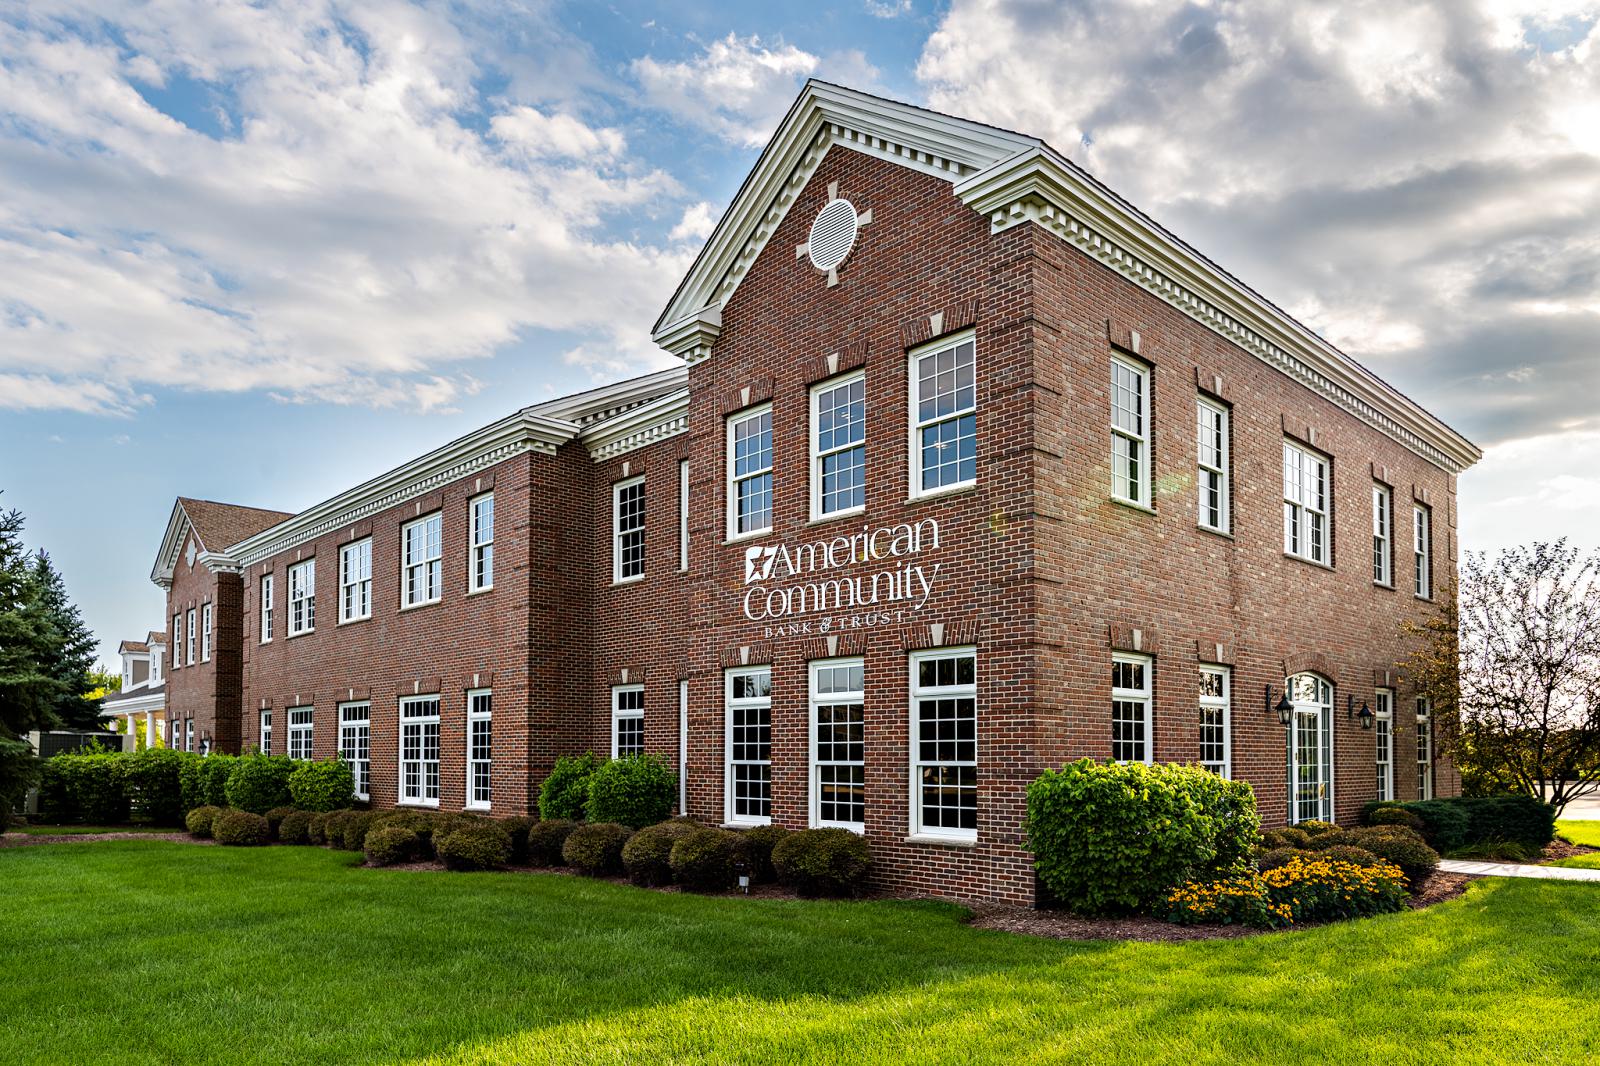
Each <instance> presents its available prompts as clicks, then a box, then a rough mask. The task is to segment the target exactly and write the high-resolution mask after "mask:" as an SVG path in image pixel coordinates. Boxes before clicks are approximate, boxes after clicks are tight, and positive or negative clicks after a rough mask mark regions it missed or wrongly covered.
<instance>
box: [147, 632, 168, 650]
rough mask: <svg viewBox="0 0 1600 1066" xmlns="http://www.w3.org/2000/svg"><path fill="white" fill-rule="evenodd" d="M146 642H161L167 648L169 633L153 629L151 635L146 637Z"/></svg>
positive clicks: (152, 643) (154, 643)
mask: <svg viewBox="0 0 1600 1066" xmlns="http://www.w3.org/2000/svg"><path fill="white" fill-rule="evenodd" d="M145 643H146V644H150V645H156V644H159V645H161V647H163V648H165V647H166V646H167V635H166V634H165V633H162V632H160V631H159V630H155V629H152V630H151V631H150V635H149V636H148V637H146V638H145Z"/></svg>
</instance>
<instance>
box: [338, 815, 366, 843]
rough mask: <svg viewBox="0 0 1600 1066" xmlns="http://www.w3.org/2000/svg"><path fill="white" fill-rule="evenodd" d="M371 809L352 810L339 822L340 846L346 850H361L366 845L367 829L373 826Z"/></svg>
mask: <svg viewBox="0 0 1600 1066" xmlns="http://www.w3.org/2000/svg"><path fill="white" fill-rule="evenodd" d="M373 817H374V816H373V813H372V812H371V811H351V812H350V813H349V814H348V815H347V816H346V817H345V819H344V820H343V821H342V822H340V823H339V840H338V846H339V847H341V848H343V849H344V850H345V851H361V850H362V849H363V848H364V847H366V843H367V831H368V830H369V829H371V828H372V820H373Z"/></svg>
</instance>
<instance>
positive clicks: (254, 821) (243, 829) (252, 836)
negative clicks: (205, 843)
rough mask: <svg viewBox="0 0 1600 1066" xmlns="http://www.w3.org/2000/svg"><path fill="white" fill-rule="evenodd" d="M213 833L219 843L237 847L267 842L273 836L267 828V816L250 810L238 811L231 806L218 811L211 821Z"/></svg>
mask: <svg viewBox="0 0 1600 1066" xmlns="http://www.w3.org/2000/svg"><path fill="white" fill-rule="evenodd" d="M211 835H212V836H214V837H216V838H217V843H218V844H231V845H233V846H235V847H254V846H256V845H259V844H265V843H266V842H267V841H268V840H269V839H271V836H272V834H271V831H270V830H269V829H268V828H267V820H266V818H264V817H263V816H261V815H259V814H251V813H250V812H249V811H237V810H234V809H233V808H231V807H230V808H228V809H226V810H222V811H218V812H217V816H216V818H215V819H214V820H213V821H212V823H211Z"/></svg>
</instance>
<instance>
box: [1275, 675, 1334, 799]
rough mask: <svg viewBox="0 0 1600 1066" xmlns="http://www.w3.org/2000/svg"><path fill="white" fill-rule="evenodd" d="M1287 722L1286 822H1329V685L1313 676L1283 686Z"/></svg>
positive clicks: (1331, 700) (1290, 679) (1330, 797)
mask: <svg viewBox="0 0 1600 1066" xmlns="http://www.w3.org/2000/svg"><path fill="white" fill-rule="evenodd" d="M1285 688H1286V689H1287V690H1288V693H1289V702H1290V703H1292V704H1294V713H1293V714H1292V715H1291V717H1290V719H1289V730H1288V733H1289V736H1288V743H1289V822H1290V824H1293V823H1295V822H1306V821H1311V820H1313V819H1316V820H1319V821H1324V822H1331V821H1333V685H1332V684H1330V683H1329V682H1328V680H1327V679H1326V678H1323V677H1319V676H1318V675H1316V674H1310V673H1306V674H1296V675H1294V676H1293V677H1291V678H1289V680H1288V681H1287V682H1286V683H1285Z"/></svg>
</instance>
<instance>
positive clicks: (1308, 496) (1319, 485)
mask: <svg viewBox="0 0 1600 1066" xmlns="http://www.w3.org/2000/svg"><path fill="white" fill-rule="evenodd" d="M1283 501H1284V502H1283V550H1284V551H1285V552H1287V553H1288V554H1290V555H1293V556H1297V557H1298V558H1301V559H1309V560H1310V561H1311V562H1314V563H1324V564H1325V563H1327V561H1328V525H1327V523H1328V506H1327V504H1328V463H1327V460H1325V459H1323V458H1322V457H1321V456H1318V455H1314V454H1312V453H1311V452H1308V451H1305V450H1304V449H1302V448H1298V447H1296V446H1295V445H1293V444H1290V443H1288V442H1287V441H1285V442H1284V445H1283Z"/></svg>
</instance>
